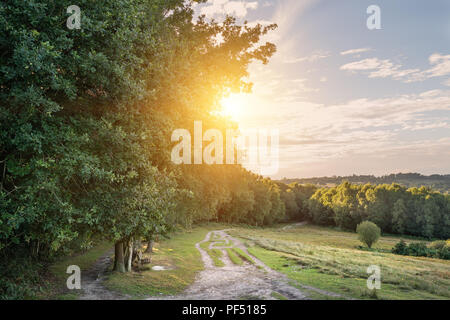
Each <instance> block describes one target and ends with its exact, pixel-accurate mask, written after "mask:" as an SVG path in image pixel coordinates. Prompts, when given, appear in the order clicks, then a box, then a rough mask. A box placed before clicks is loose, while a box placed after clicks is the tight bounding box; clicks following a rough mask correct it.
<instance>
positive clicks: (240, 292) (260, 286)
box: [163, 230, 308, 300]
mask: <svg viewBox="0 0 450 320" xmlns="http://www.w3.org/2000/svg"><path fill="white" fill-rule="evenodd" d="M213 235H215V237H214V240H215V242H213V243H211V244H210V248H211V249H213V248H214V249H219V250H222V251H223V258H222V261H223V263H224V264H225V266H224V267H216V266H214V263H213V261H212V259H211V258H210V256H209V255H208V253H207V252H206V251H205V250H203V249H202V248H201V247H200V244H202V243H204V242H208V241H210V239H212V238H211V237H212V236H213ZM224 241H225V245H224ZM233 247H237V248H240V249H242V250H243V251H244V252H245V253H246V254H248V255H249V256H250V257H251V258H252V259H253V261H254V262H255V265H253V264H249V263H246V264H244V265H242V266H238V265H235V264H233V263H232V262H231V261H230V259H229V258H228V255H227V254H226V251H225V249H226V248H233ZM196 248H197V250H198V251H199V252H200V254H201V256H202V260H203V263H204V265H205V269H204V270H203V271H201V272H200V273H199V274H198V275H197V279H196V281H195V282H194V283H193V284H192V285H191V286H190V287H189V288H188V289H187V290H186V291H185V292H184V293H183V294H180V295H177V296H170V297H164V298H163V299H187V300H190V299H193V300H216V299H217V300H223V299H274V297H273V296H272V293H273V292H277V293H279V294H282V295H283V296H284V297H286V298H288V299H293V300H305V299H308V298H307V296H306V295H305V294H304V293H303V292H302V291H300V290H299V289H297V288H295V287H293V286H291V285H289V284H288V279H287V278H286V277H285V276H284V275H283V274H280V273H278V272H275V271H274V270H272V269H270V268H269V267H268V266H266V265H265V264H264V263H263V262H262V261H260V260H258V259H257V258H256V257H254V256H252V255H251V254H249V253H248V251H247V248H246V247H245V246H244V245H243V244H242V243H241V242H240V241H239V240H238V239H235V238H233V237H231V236H230V235H228V234H227V233H226V230H218V231H211V232H209V233H208V234H207V235H206V237H205V239H204V240H203V241H201V242H199V243H197V244H196Z"/></svg>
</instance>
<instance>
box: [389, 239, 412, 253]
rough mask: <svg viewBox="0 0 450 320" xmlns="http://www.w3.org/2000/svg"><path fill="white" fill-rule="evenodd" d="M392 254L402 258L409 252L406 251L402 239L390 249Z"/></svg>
mask: <svg viewBox="0 0 450 320" xmlns="http://www.w3.org/2000/svg"><path fill="white" fill-rule="evenodd" d="M392 253H395V254H401V255H403V256H406V255H408V253H409V251H408V245H407V244H406V242H405V241H404V240H403V239H402V240H400V241H399V242H397V243H396V244H395V246H394V248H392Z"/></svg>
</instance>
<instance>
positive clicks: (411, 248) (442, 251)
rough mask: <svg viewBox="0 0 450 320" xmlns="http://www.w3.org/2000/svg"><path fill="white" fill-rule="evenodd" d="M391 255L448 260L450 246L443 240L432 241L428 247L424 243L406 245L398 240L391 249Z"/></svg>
mask: <svg viewBox="0 0 450 320" xmlns="http://www.w3.org/2000/svg"><path fill="white" fill-rule="evenodd" d="M392 253H395V254H401V255H404V256H414V257H430V258H438V259H444V260H449V259H450V246H449V245H448V244H447V243H446V241H444V240H439V241H433V242H431V243H430V244H429V245H428V246H427V244H426V243H424V242H414V243H410V244H409V245H407V244H406V243H405V241H403V240H400V241H399V242H398V243H397V244H396V245H395V246H394V247H393V248H392Z"/></svg>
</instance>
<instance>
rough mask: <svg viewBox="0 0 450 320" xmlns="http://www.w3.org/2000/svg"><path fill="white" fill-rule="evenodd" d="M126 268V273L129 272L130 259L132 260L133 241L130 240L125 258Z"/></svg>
mask: <svg viewBox="0 0 450 320" xmlns="http://www.w3.org/2000/svg"><path fill="white" fill-rule="evenodd" d="M127 258H128V259H127V268H126V270H127V272H130V271H131V262H132V259H133V241H132V240H130V241H128V256H127Z"/></svg>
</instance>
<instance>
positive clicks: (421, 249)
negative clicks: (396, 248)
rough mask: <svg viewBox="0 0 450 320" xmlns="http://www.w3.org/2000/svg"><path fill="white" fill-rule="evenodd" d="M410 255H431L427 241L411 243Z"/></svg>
mask: <svg viewBox="0 0 450 320" xmlns="http://www.w3.org/2000/svg"><path fill="white" fill-rule="evenodd" d="M408 251H409V255H410V256H414V257H426V256H429V249H428V248H427V244H426V243H425V242H416V243H410V244H409V246H408Z"/></svg>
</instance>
